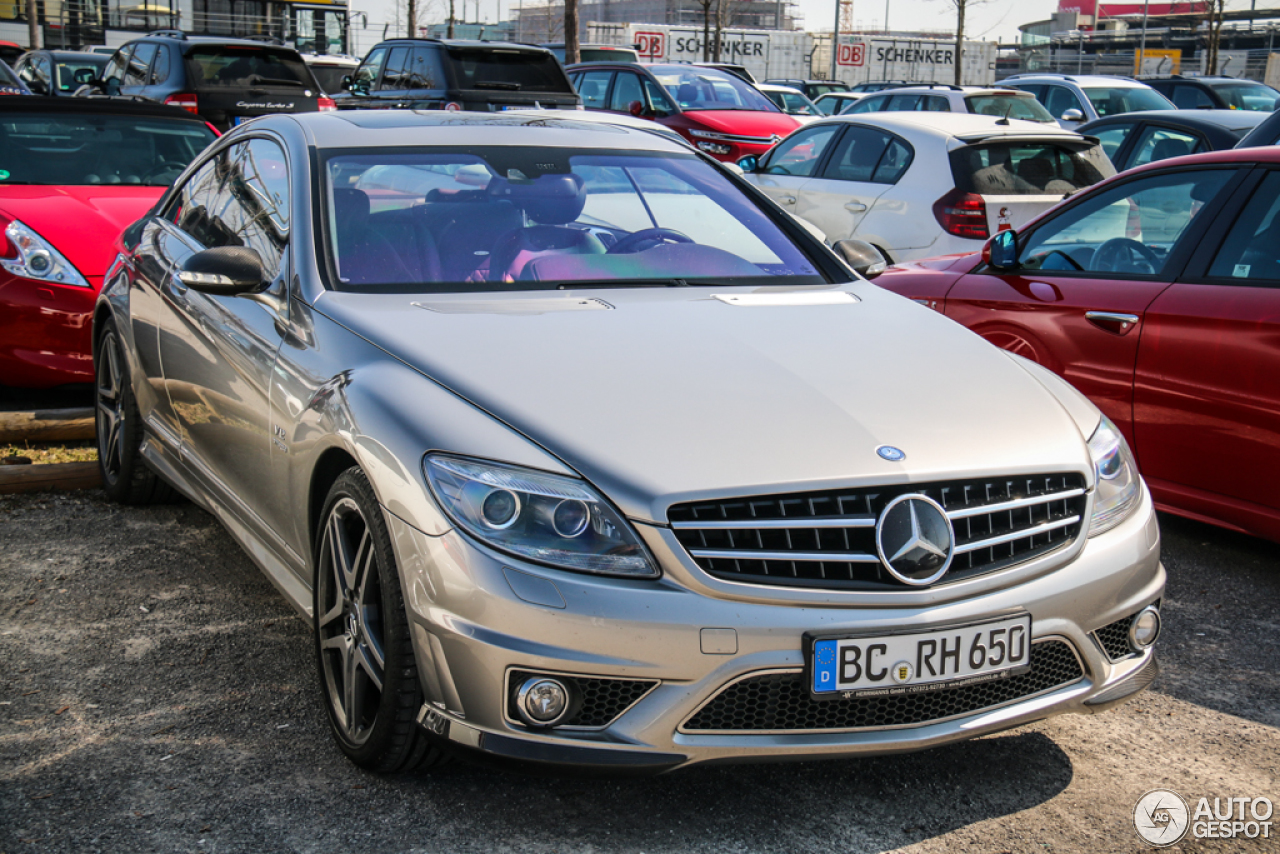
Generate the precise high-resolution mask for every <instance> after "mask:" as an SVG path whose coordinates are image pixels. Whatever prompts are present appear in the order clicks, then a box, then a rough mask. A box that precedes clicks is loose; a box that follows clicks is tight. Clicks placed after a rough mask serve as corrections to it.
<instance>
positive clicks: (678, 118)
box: [565, 62, 801, 163]
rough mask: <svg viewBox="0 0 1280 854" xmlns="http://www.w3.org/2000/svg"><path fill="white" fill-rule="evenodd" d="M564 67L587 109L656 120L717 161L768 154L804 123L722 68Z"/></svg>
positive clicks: (593, 64)
mask: <svg viewBox="0 0 1280 854" xmlns="http://www.w3.org/2000/svg"><path fill="white" fill-rule="evenodd" d="M565 70H566V71H567V72H568V73H569V79H570V80H571V81H572V82H573V86H574V88H575V89H577V90H578V94H579V95H580V96H582V106H583V107H584V108H586V109H588V110H603V111H606V112H612V113H626V114H630V115H633V116H638V117H640V118H646V119H652V120H653V121H655V122H658V123H659V124H661V125H665V126H666V127H669V128H671V129H672V130H674V131H675V132H676V133H678V134H680V135H681V136H682V137H684V138H685V139H686V140H688V141H689V143H690V144H692V145H693V146H694V147H695V148H698V149H700V150H702V151H705V152H706V153H707V154H710V155H711V156H712V157H714V158H716V159H717V160H724V161H726V162H730V163H733V162H736V161H737V160H738V159H739V158H741V157H745V156H747V155H748V154H755V155H757V156H759V155H761V154H764V153H765V152H766V151H768V150H769V148H770V147H771V146H773V145H774V144H775V143H777V142H779V141H781V140H782V139H783V138H784V137H786V136H787V135H788V134H790V133H791V132H792V131H793V130H795V129H796V128H798V127H800V125H801V122H800V121H799V120H798V119H796V118H795V117H793V116H789V115H787V114H786V113H784V112H782V110H780V109H778V106H777V105H776V104H774V103H773V102H772V101H770V100H769V99H768V97H767V96H765V94H764V93H763V92H761V91H760V90H759V89H757V88H756V87H754V86H752V85H751V84H750V83H748V82H746V81H745V80H743V79H742V78H741V77H737V76H735V75H733V74H730V73H729V72H727V71H721V70H720V69H718V68H707V67H705V66H699V65H645V64H636V63H611V62H589V63H584V64H580V65H571V66H569V67H568V68H567V69H565Z"/></svg>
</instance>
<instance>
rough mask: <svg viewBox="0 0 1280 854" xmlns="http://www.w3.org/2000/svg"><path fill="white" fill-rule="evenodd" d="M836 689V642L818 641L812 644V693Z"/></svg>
mask: <svg viewBox="0 0 1280 854" xmlns="http://www.w3.org/2000/svg"><path fill="white" fill-rule="evenodd" d="M835 689H836V642H835V641H833V640H826V641H818V642H817V643H815V644H814V645H813V690H814V693H818V692H826V691H834V690H835Z"/></svg>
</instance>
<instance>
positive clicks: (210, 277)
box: [178, 246, 266, 297]
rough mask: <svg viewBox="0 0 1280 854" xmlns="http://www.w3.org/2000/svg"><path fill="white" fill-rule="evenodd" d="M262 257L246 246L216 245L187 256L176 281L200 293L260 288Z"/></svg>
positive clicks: (232, 292) (228, 294) (246, 291)
mask: <svg viewBox="0 0 1280 854" xmlns="http://www.w3.org/2000/svg"><path fill="white" fill-rule="evenodd" d="M265 278H266V271H265V270H263V268H262V257H261V256H260V255H258V253H257V252H256V251H254V250H253V249H249V248H248V247H245V246H215V247H214V248H212V249H205V250H204V251H202V252H197V253H196V254H194V255H192V256H191V257H189V258H188V259H187V260H186V261H184V262H183V263H182V269H181V270H180V271H178V281H180V282H182V284H184V285H186V286H187V287H189V288H193V289H195V290H197V291H200V292H201V293H206V294H214V295H215V296H225V297H233V296H239V295H240V294H249V293H254V292H256V291H259V290H261V289H262V286H263V284H264V281H263V280H264V279H265Z"/></svg>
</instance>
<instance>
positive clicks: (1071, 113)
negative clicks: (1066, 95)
mask: <svg viewBox="0 0 1280 854" xmlns="http://www.w3.org/2000/svg"><path fill="white" fill-rule="evenodd" d="M1062 120H1063V121H1064V122H1082V121H1084V113H1082V112H1080V111H1079V110H1077V109H1075V108H1074V107H1072V108H1071V109H1070V110H1067V111H1066V112H1065V113H1063V114H1062Z"/></svg>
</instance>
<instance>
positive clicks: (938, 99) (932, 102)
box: [918, 95, 951, 113]
mask: <svg viewBox="0 0 1280 854" xmlns="http://www.w3.org/2000/svg"><path fill="white" fill-rule="evenodd" d="M918 109H921V110H927V111H928V112H931V113H949V112H951V104H949V103H947V99H946V98H944V97H942V96H941V95H927V96H925V97H923V98H921V99H920V106H919V107H918Z"/></svg>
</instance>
